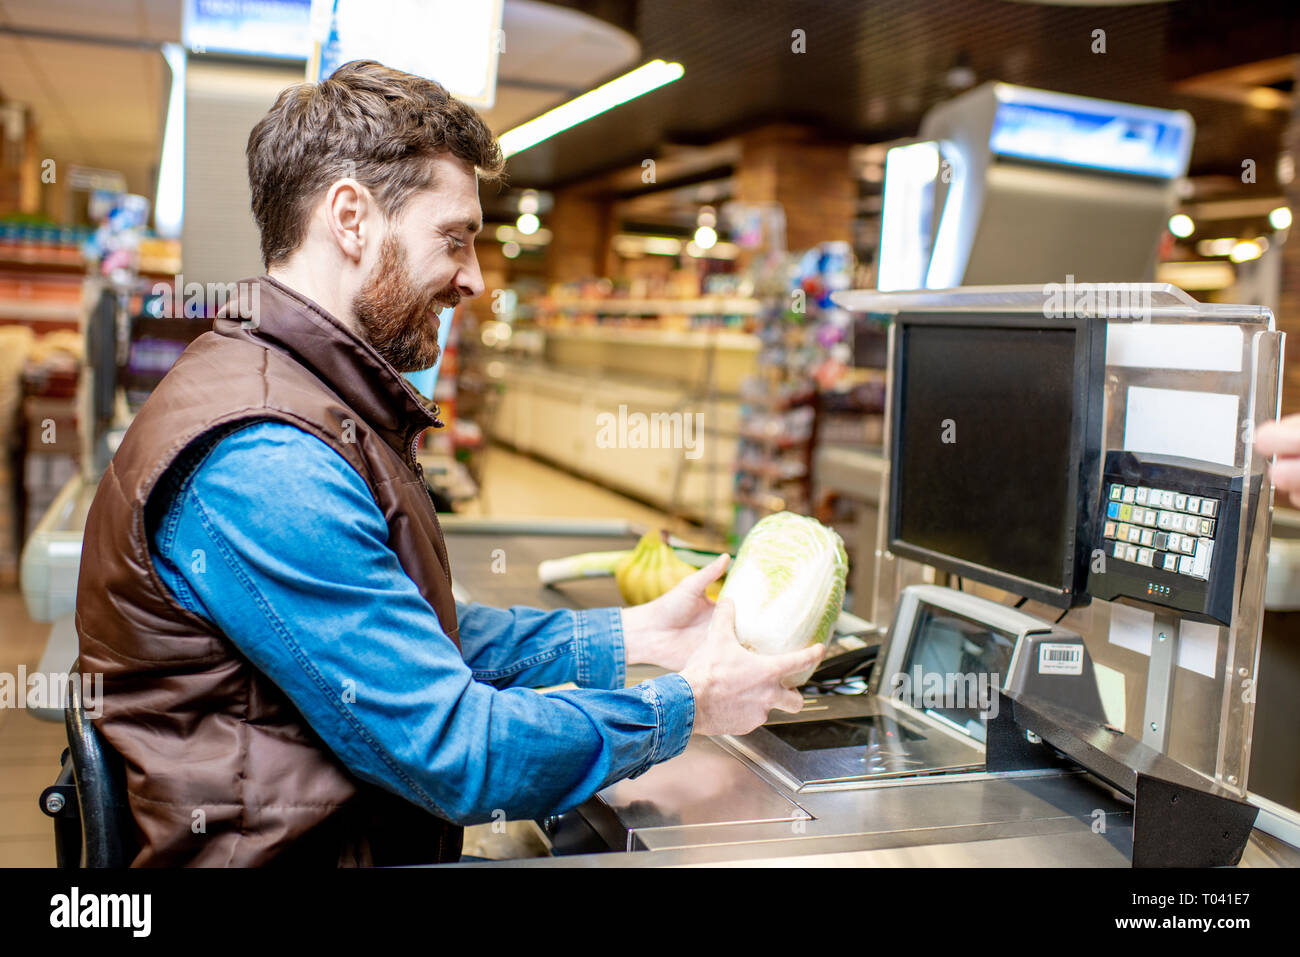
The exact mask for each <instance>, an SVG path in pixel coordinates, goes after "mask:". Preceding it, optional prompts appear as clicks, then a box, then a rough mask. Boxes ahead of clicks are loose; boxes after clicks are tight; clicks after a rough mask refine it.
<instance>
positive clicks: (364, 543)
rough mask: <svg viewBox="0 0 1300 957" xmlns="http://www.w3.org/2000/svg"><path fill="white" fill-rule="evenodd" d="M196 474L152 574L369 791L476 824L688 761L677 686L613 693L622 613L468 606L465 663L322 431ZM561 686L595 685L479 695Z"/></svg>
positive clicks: (232, 454)
mask: <svg viewBox="0 0 1300 957" xmlns="http://www.w3.org/2000/svg"><path fill="white" fill-rule="evenodd" d="M187 468H189V469H192V470H191V471H189V472H188V473H187V474H184V475H181V476H179V477H178V478H174V479H173V480H172V481H171V482H170V483H169V485H167V486H166V487H164V489H163V492H164V494H165V495H166V496H169V498H168V500H167V501H166V502H165V504H164V505H163V506H162V507H161V509H159V510H158V514H159V515H160V516H161V517H160V518H159V519H158V520H157V521H155V522H153V523H151V526H152V528H153V530H152V533H151V534H152V544H153V548H154V559H155V565H156V566H157V568H158V571H159V574H160V575H161V576H162V578H163V580H164V581H165V582H166V583H167V585H168V587H169V588H171V590H172V592H173V594H174V595H175V597H176V599H177V600H178V601H179V602H180V603H182V604H183V605H185V606H186V607H188V608H190V609H191V610H193V611H194V612H195V613H197V614H199V615H202V616H204V617H205V618H207V619H208V620H209V621H211V622H212V623H213V624H214V625H216V627H218V628H219V629H220V630H221V632H222V633H223V634H225V635H226V636H227V637H228V638H229V639H230V640H231V641H232V642H234V644H235V645H236V646H238V647H239V649H240V650H241V651H242V652H243V653H244V654H245V655H246V656H247V657H248V658H249V660H250V661H251V662H252V663H253V664H254V665H255V666H256V667H257V668H258V669H260V670H261V671H262V672H263V673H264V674H266V675H267V676H268V677H269V678H270V679H271V680H272V681H274V682H275V683H276V685H278V686H279V687H280V688H281V689H282V690H284V692H285V693H286V694H287V695H288V696H289V698H290V699H291V700H292V701H293V702H294V704H295V705H296V706H297V707H298V709H299V710H300V711H301V712H302V714H303V717H304V718H305V719H306V721H307V722H308V723H309V724H310V725H311V726H312V728H313V729H314V730H315V731H316V733H317V734H319V735H320V736H321V738H322V740H323V741H324V742H325V743H326V745H327V746H328V747H329V748H330V749H331V750H332V751H333V752H334V753H335V754H336V755H338V757H339V758H340V760H342V761H343V762H344V763H345V764H346V765H347V766H348V767H349V768H350V769H351V770H352V771H353V773H355V774H356V775H358V776H359V777H361V778H363V779H365V780H367V781H371V782H373V783H375V784H378V785H380V786H382V787H385V788H387V789H388V790H391V791H393V792H395V793H397V794H400V795H402V796H404V797H406V798H407V799H408V800H410V801H412V802H414V803H416V804H419V805H420V806H422V807H424V808H426V809H427V810H429V811H431V812H433V813H436V814H439V815H441V816H442V817H445V818H446V819H448V820H451V821H453V822H456V823H461V824H474V823H481V822H485V821H488V820H493V819H494V812H498V811H500V812H504V813H505V814H506V816H507V817H510V818H525V817H537V816H540V815H543V814H547V813H552V812H557V811H562V810H566V809H568V808H571V807H574V806H576V805H577V804H580V803H581V802H582V801H584V800H586V799H587V798H588V797H590V796H591V795H592V794H593V793H595V792H596V791H597V790H599V789H600V788H602V787H605V786H607V785H609V784H612V783H613V782H615V781H617V780H620V779H622V778H626V777H635V776H637V775H639V774H641V773H643V772H644V771H646V770H647V769H648V768H650V767H651V766H652V765H654V764H655V763H657V762H659V761H663V760H666V759H668V758H670V757H673V756H675V755H677V754H679V753H680V752H681V751H683V750H684V749H685V747H686V744H687V742H688V740H689V738H690V734H691V729H692V727H693V725H694V719H695V700H694V696H693V694H692V692H691V689H690V686H689V685H688V684H687V683H686V681H685V679H684V678H682V677H681V675H677V674H670V675H663V676H660V677H658V678H654V679H652V680H650V681H646V682H642V683H641V684H639V685H637V686H635V687H633V688H626V689H624V688H617V687H616V683H617V682H618V681H620V680H621V677H622V674H623V662H622V658H621V650H622V633H621V629H620V627H619V620H618V614H617V610H616V609H604V610H600V611H594V612H588V613H573V612H561V613H554V612H552V613H545V612H538V611H535V610H532V609H511V610H510V611H501V610H496V609H489V608H484V607H482V606H475V605H468V606H462V607H463V608H464V612H465V620H464V622H463V624H462V626H461V627H462V635H466V634H468V636H469V637H468V640H466V639H464V638H463V639H462V641H464V644H465V655H466V657H465V658H463V657H462V655H461V653H460V652H459V651H457V649H456V646H455V645H454V644H453V643H452V642H451V640H450V639H449V638H448V637H447V636H446V634H445V633H444V632H443V631H442V629H441V627H440V626H439V624H438V619H437V616H436V615H435V614H434V612H433V609H432V608H431V607H430V606H429V604H428V602H426V601H425V600H424V598H423V596H421V595H420V593H419V591H418V590H417V588H416V587H415V583H414V582H413V581H411V579H410V578H409V577H408V576H407V575H406V574H405V572H403V570H402V568H401V565H400V564H399V562H398V560H397V556H396V554H395V553H394V552H393V551H392V549H390V548H389V547H388V545H387V534H388V529H387V525H386V523H385V522H384V518H383V515H382V513H381V512H380V510H379V507H378V506H377V505H376V503H375V501H374V499H373V497H372V496H371V494H370V490H369V488H368V487H367V486H366V484H365V482H364V481H363V480H362V479H361V477H360V476H359V475H357V473H356V472H355V471H354V470H353V469H352V467H351V466H350V465H349V464H348V463H347V462H346V461H345V460H344V459H343V458H342V457H341V456H340V455H338V453H336V452H335V451H334V450H333V449H331V448H330V447H329V446H328V445H326V444H325V443H324V442H321V441H320V440H319V439H317V438H315V437H314V436H311V435H309V434H307V433H305V432H302V431H301V430H298V429H296V428H294V427H292V426H289V425H285V424H281V423H259V424H256V425H253V426H248V427H245V428H243V429H241V430H239V431H237V432H234V433H233V434H230V435H226V436H224V437H222V438H221V439H220V441H219V442H217V443H216V444H215V445H213V446H211V447H209V448H208V449H205V450H203V451H202V455H201V458H199V459H198V461H197V462H191V463H188V464H187ZM615 646H617V648H618V651H619V656H618V659H617V660H616V661H612V660H610V659H611V657H613V649H614V648H615ZM466 658H468V659H470V660H471V661H472V662H473V663H472V665H471V664H470V663H467V660H466ZM598 658H599V659H600V660H599V661H598V660H596V659H598ZM533 659H538V660H533ZM556 678H561V679H562V680H565V679H575V678H576V679H578V680H579V681H580V682H585V683H588V684H590V685H592V686H593V687H590V688H579V689H577V690H566V691H554V692H550V693H547V694H539V693H537V692H535V691H533V690H531V689H529V688H526V687H518V686H513V687H496V686H494V684H489V683H486V682H487V681H488V680H491V681H493V682H495V683H497V684H509V683H510V682H512V681H515V682H517V681H520V680H527V681H532V682H546V683H551V682H553V681H554V680H555V679H556ZM600 685H609V686H610V687H608V688H607V689H606V688H600V687H597V686H600ZM497 816H499V815H497Z"/></svg>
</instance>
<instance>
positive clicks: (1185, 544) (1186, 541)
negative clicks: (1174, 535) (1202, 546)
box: [1178, 535, 1196, 555]
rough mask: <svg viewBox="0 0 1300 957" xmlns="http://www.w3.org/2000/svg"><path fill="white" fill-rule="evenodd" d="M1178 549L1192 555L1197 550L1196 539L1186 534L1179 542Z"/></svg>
mask: <svg viewBox="0 0 1300 957" xmlns="http://www.w3.org/2000/svg"><path fill="white" fill-rule="evenodd" d="M1178 550H1179V551H1180V552H1182V553H1183V554H1184V555H1190V554H1192V552H1194V551H1196V539H1194V538H1192V537H1191V536H1190V535H1184V536H1183V540H1182V541H1181V542H1179V543H1178Z"/></svg>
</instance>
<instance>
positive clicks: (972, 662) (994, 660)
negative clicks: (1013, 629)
mask: <svg viewBox="0 0 1300 957" xmlns="http://www.w3.org/2000/svg"><path fill="white" fill-rule="evenodd" d="M1015 644H1016V636H1015V635H1010V634H1007V633H1005V632H1002V631H998V630H997V629H994V628H990V627H989V626H988V625H985V624H982V623H980V622H977V621H974V620H973V619H970V618H967V617H965V616H964V615H958V614H956V613H955V612H951V611H947V610H946V609H943V608H936V607H935V606H933V605H923V606H922V607H921V609H920V610H919V611H918V613H917V618H916V626H915V628H914V629H913V631H912V636H911V642H910V645H909V647H908V650H907V657H906V658H905V659H904V664H903V674H904V675H905V676H906V678H907V685H906V688H907V690H909V691H910V696H909V695H908V694H902V695H899V697H900V698H901V700H902V701H903V703H904V704H910V705H912V706H913V707H915V708H918V709H920V710H924V711H929V712H932V713H935V714H939V715H942V716H943V717H945V718H947V719H948V720H949V721H951V722H952V723H953V724H955V725H957V726H958V727H960V728H961V729H962V730H964V731H966V732H967V733H968V734H970V735H971V736H972V737H974V738H976V739H978V740H980V741H983V740H984V721H983V719H982V718H981V717H980V711H981V710H982V709H983V706H984V704H985V703H986V702H985V701H981V699H980V697H979V695H980V694H988V695H996V694H997V693H998V689H999V688H1000V687H1001V686H1002V683H1003V682H1004V681H1005V680H1006V676H1007V673H1008V671H1009V670H1010V668H1011V654H1012V652H1013V651H1014V650H1015ZM918 669H919V671H918ZM970 675H976V676H980V675H986V676H988V677H987V678H977V679H976V680H974V681H972V680H970V679H969V678H968V677H967V676H970ZM929 676H938V677H937V678H934V677H929ZM950 676H951V677H950ZM918 677H919V678H920V684H919V687H918ZM886 680H888V681H896V680H897V679H896V678H895V677H894V676H886ZM936 682H942V685H941V687H942V689H943V697H942V699H941V701H940V702H939V703H938V704H939V706H937V707H936V706H935V704H936V702H934V701H933V700H932V697H931V695H930V693H929V692H930V691H931V690H933V689H934V688H935V687H936ZM890 690H893V689H892V688H891V689H890ZM895 693H896V694H897V692H895ZM972 695H973V696H974V697H973V700H972ZM958 705H961V706H958Z"/></svg>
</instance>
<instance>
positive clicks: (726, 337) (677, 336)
mask: <svg viewBox="0 0 1300 957" xmlns="http://www.w3.org/2000/svg"><path fill="white" fill-rule="evenodd" d="M544 331H545V333H546V335H547V336H548V337H550V338H554V339H569V340H579V341H587V342H602V343H613V344H615V345H619V344H621V345H645V346H666V347H685V348H691V349H698V348H700V347H707V346H710V345H712V346H715V347H717V348H720V349H735V350H739V351H744V352H758V350H759V348H760V347H761V343H760V342H759V341H758V337H757V336H752V335H750V334H749V333H746V332H735V331H733V330H730V329H617V328H616V329H600V328H573V329H563V328H560V329H557V328H549V329H546V330H544Z"/></svg>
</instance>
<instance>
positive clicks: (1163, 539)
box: [1155, 532, 1169, 552]
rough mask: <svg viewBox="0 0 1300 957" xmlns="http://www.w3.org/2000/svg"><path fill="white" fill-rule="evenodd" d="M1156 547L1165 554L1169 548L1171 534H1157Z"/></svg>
mask: <svg viewBox="0 0 1300 957" xmlns="http://www.w3.org/2000/svg"><path fill="white" fill-rule="evenodd" d="M1155 546H1156V548H1158V549H1160V550H1161V551H1162V552H1163V551H1164V550H1165V549H1166V548H1168V547H1169V533H1168V532H1156V541H1155Z"/></svg>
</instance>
